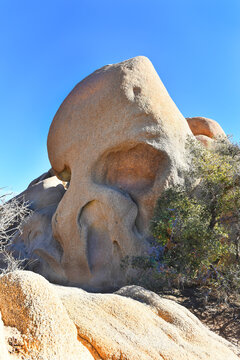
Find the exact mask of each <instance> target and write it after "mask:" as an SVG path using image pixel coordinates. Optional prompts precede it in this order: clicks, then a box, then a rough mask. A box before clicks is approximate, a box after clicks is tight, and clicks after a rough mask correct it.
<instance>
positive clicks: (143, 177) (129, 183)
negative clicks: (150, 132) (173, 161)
mask: <svg viewBox="0 0 240 360" xmlns="http://www.w3.org/2000/svg"><path fill="white" fill-rule="evenodd" d="M167 162H168V159H167V156H166V155H165V154H164V153H163V152H160V151H159V150H156V149H155V148H153V147H152V146H150V145H148V144H137V145H135V146H131V147H130V146H128V145H126V144H125V145H123V146H122V147H121V148H118V149H112V150H110V151H108V152H107V153H105V154H104V155H103V156H102V157H101V158H100V159H99V160H98V161H97V166H96V168H95V171H94V181H96V182H98V183H104V184H106V185H109V186H112V187H116V188H119V189H121V190H123V191H125V192H127V193H129V194H131V195H135V194H139V193H144V192H146V191H148V190H149V189H150V188H151V187H152V186H153V184H154V181H155V178H156V174H157V172H158V171H159V168H162V169H166V167H167Z"/></svg>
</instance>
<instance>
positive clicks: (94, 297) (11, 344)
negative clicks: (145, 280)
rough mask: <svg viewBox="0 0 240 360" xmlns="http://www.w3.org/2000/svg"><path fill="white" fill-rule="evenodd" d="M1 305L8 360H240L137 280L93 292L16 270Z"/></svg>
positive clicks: (2, 284)
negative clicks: (115, 289)
mask: <svg viewBox="0 0 240 360" xmlns="http://www.w3.org/2000/svg"><path fill="white" fill-rule="evenodd" d="M0 310H1V313H2V320H3V323H4V329H3V331H4V332H5V337H6V341H5V340H4V339H3V334H2V333H0V336H1V338H0V345H1V347H2V349H3V351H5V355H4V352H3V351H2V352H1V354H0V359H1V360H2V359H3V360H7V359H8V357H9V359H21V360H75V359H76V360H93V359H94V360H123V359H124V360H162V359H165V360H180V359H181V360H182V359H184V360H190V359H191V360H200V359H202V360H206V359H208V360H226V359H227V360H237V359H238V357H237V356H236V355H235V354H234V352H233V350H234V347H233V346H232V345H231V344H230V343H228V342H227V341H226V340H224V339H222V338H221V337H219V336H217V335H215V334H214V333H212V332H211V331H210V330H208V329H207V328H206V327H205V326H204V325H202V323H201V322H200V321H199V320H198V319H197V318H196V317H195V316H194V315H192V314H191V313H190V312H189V311H188V310H187V309H185V308H184V307H182V306H180V305H178V304H176V303H175V302H173V301H171V300H167V299H162V298H161V297H160V296H158V295H156V294H155V293H153V292H151V291H147V290H145V289H143V288H141V287H137V286H130V287H124V288H122V289H120V290H119V291H118V292H117V293H115V294H90V293H88V292H86V291H84V290H81V289H78V288H68V287H63V286H59V285H52V284H50V283H49V282H48V281H47V280H45V279H44V278H43V277H42V276H40V275H37V274H35V273H32V272H29V271H16V272H12V273H9V274H7V275H4V276H1V278H0ZM11 334H12V336H10V335H11ZM7 335H8V336H7ZM7 347H8V349H9V355H8V356H7V354H6V348H7Z"/></svg>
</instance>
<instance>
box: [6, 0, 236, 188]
mask: <svg viewBox="0 0 240 360" xmlns="http://www.w3.org/2000/svg"><path fill="white" fill-rule="evenodd" d="M0 45H1V56H0V98H1V106H0V120H1V141H0V146H1V149H0V154H1V170H0V187H4V186H7V187H8V189H9V190H13V191H15V192H19V191H22V190H24V189H25V188H26V186H27V185H28V183H29V182H30V181H31V180H32V179H34V178H35V177H37V176H38V175H40V174H41V173H43V172H44V171H47V170H48V169H49V167H50V164H49V161H48V157H47V149H46V140H47V133H48V129H49V126H50V123H51V121H52V118H53V116H54V114H55V112H56V111H57V109H58V107H59V105H60V104H61V102H62V101H63V99H64V98H65V97H66V95H67V94H68V93H69V91H70V90H71V89H72V88H73V86H74V85H75V84H76V83H77V82H79V81H80V80H81V79H83V78H84V77H85V76H87V75H88V74H90V73H91V72H92V71H94V70H95V69H97V68H99V67H101V66H103V65H105V64H110V63H115V62H119V61H122V60H125V59H128V58H131V57H134V56H136V55H145V56H147V57H149V58H150V60H151V61H152V63H153V64H154V66H155V68H156V70H157V72H158V74H159V76H160V78H161V79H162V81H163V83H164V84H165V86H166V88H167V89H168V91H169V93H170V95H171V97H172V98H173V100H174V101H175V103H176V104H177V106H178V107H179V109H180V111H181V112H182V114H183V115H184V116H185V117H190V116H197V115H201V116H206V117H210V118H213V119H215V120H217V121H218V122H219V123H220V124H221V125H222V127H223V128H224V130H225V132H226V133H228V134H233V135H234V137H235V139H236V140H237V141H238V140H240V126H239V125H240V0H122V1H117V0H101V1H97V0H95V1H93V0H41V1H38V0H21V1H19V0H0Z"/></svg>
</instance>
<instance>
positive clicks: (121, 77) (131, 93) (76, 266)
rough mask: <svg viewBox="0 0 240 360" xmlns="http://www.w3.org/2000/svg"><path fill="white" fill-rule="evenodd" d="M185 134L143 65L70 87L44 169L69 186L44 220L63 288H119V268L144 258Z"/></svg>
mask: <svg viewBox="0 0 240 360" xmlns="http://www.w3.org/2000/svg"><path fill="white" fill-rule="evenodd" d="M190 134H191V131H190V129H189V127H188V125H187V122H186V120H185V118H184V117H183V116H182V114H181V113H180V112H179V110H178V109H177V107H176V105H175V104H174V103H173V101H172V99H171V98H170V96H169V95H168V93H167V91H166V89H165V87H164V86H163V84H162V82H161V80H160V79H159V77H158V75H157V73H156V71H155V69H154V67H153V66H152V64H151V62H150V61H149V60H148V59H147V58H145V57H141V56H140V57H136V58H133V59H130V60H127V61H124V62H122V63H119V64H113V65H107V66H104V67H103V68H101V69H99V70H97V71H95V72H94V73H93V74H91V75H90V76H88V77H87V78H85V79H84V80H83V81H81V82H80V83H79V84H78V85H76V87H75V88H74V89H73V90H72V92H71V93H70V94H69V95H68V97H67V98H66V99H65V100H64V102H63V103H62V105H61V106H60V108H59V110H58V112H57V113H56V115H55V117H54V119H53V122H52V124H51V127H50V130H49V134H48V154H49V159H50V162H51V165H52V168H53V169H54V172H55V174H56V175H57V176H58V177H59V178H60V179H61V180H63V181H70V186H69V188H68V190H67V192H66V194H65V196H64V197H63V199H62V200H61V201H60V203H59V205H58V208H57V210H56V212H55V214H54V216H53V220H52V228H53V236H54V238H55V239H56V240H57V241H58V242H59V243H60V244H61V246H62V249H63V256H62V263H61V264H62V268H63V270H64V272H65V276H66V278H67V279H68V280H69V282H70V283H72V284H77V285H79V286H82V287H84V288H86V289H90V290H95V291H99V290H100V291H101V290H103V289H104V290H107V289H109V288H113V287H116V286H119V285H121V284H122V283H123V282H124V278H123V277H122V275H123V274H122V271H121V269H120V262H121V260H122V258H123V257H125V256H127V255H128V256H131V255H141V254H142V253H144V251H146V250H147V243H146V239H147V237H148V235H149V234H148V223H149V220H150V219H151V217H152V215H153V208H154V204H155V201H156V199H157V197H158V196H159V194H160V192H161V191H162V189H163V188H164V187H165V186H166V185H167V184H168V183H169V182H176V181H179V178H180V177H181V171H182V170H183V169H184V168H185V167H186V157H185V142H186V138H187V137H188V136H190Z"/></svg>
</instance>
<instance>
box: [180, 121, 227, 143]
mask: <svg viewBox="0 0 240 360" xmlns="http://www.w3.org/2000/svg"><path fill="white" fill-rule="evenodd" d="M186 120H187V122H188V125H189V127H190V129H191V131H192V133H193V135H195V136H198V135H204V136H207V137H209V138H218V137H225V136H226V134H225V132H224V131H223V129H222V128H221V126H220V125H219V124H218V123H217V121H215V120H212V119H207V118H205V117H200V116H198V117H192V118H187V119H186ZM199 140H200V141H202V140H203V141H202V142H203V143H204V139H203V138H199Z"/></svg>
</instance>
